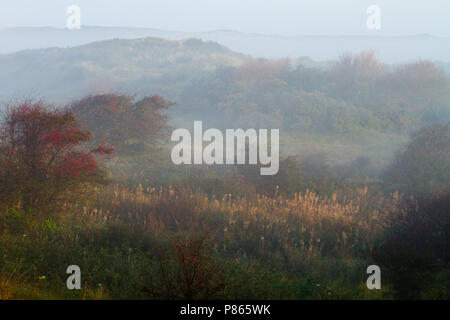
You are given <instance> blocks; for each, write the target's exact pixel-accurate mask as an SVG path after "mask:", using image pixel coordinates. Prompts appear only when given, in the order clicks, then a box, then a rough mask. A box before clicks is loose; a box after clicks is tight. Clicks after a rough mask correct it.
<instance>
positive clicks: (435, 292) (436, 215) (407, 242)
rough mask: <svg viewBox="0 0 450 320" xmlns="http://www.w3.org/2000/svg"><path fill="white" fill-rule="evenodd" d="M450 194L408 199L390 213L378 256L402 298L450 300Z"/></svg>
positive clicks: (376, 255) (376, 257)
mask: <svg viewBox="0 0 450 320" xmlns="http://www.w3.org/2000/svg"><path fill="white" fill-rule="evenodd" d="M449 212H450V194H448V193H447V194H445V195H442V196H434V197H432V198H418V199H413V200H411V199H408V200H405V201H403V202H402V203H401V204H400V206H399V209H398V211H394V212H391V213H390V217H389V219H388V221H387V223H388V224H387V230H386V232H385V234H384V235H383V241H382V243H381V244H379V245H378V247H377V248H376V250H375V251H374V258H375V261H376V262H377V263H379V264H380V265H381V266H382V268H384V270H386V271H387V272H386V276H387V279H389V280H390V281H391V283H392V284H393V288H394V290H395V292H396V295H397V296H398V297H399V298H402V299H418V298H432V297H436V298H441V299H449V298H450V293H449V287H450V269H449V265H450V259H449V258H450V257H449V250H448V249H449V248H448V244H449V243H450V234H449V232H450V215H449Z"/></svg>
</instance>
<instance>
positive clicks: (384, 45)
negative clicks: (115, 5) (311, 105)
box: [0, 26, 450, 63]
mask: <svg viewBox="0 0 450 320" xmlns="http://www.w3.org/2000/svg"><path fill="white" fill-rule="evenodd" d="M299 33H300V34H305V31H304V30H300V31H299ZM146 37H156V38H163V39H168V40H181V39H186V38H196V39H201V40H204V41H214V42H217V43H219V44H221V45H224V46H226V47H228V48H230V49H231V50H233V51H237V52H241V53H243V54H248V55H252V56H256V57H262V58H271V59H276V58H285V57H289V58H297V57H300V56H308V57H311V58H313V59H315V60H330V59H335V58H336V57H338V56H339V55H340V54H342V53H344V52H352V53H358V52H360V51H362V50H367V49H371V50H375V51H376V53H377V55H378V57H379V58H380V59H381V60H382V61H383V62H386V63H402V62H407V61H411V60H415V59H418V58H422V59H428V60H432V61H435V60H442V61H445V62H449V57H450V38H445V37H437V36H431V35H427V34H419V35H409V36H363V35H342V36H327V35H323V36H316V35H302V36H280V35H264V34H248V33H243V32H237V31H233V30H216V31H209V32H180V31H166V30H160V29H153V28H129V27H90V26H83V27H82V28H81V29H80V30H68V29H58V28H51V27H34V28H33V27H21V28H5V29H0V53H11V52H15V51H20V50H24V49H40V48H47V47H60V48H65V47H74V46H79V45H83V44H88V43H91V42H95V41H103V40H112V39H136V38H146Z"/></svg>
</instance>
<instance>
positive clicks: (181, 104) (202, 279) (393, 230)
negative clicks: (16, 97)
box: [0, 39, 450, 299]
mask: <svg viewBox="0 0 450 320" xmlns="http://www.w3.org/2000/svg"><path fill="white" fill-rule="evenodd" d="M44 60H45V61H44ZM30 61H34V63H35V64H31V65H34V67H33V68H31V69H32V70H31V71H27V72H28V73H29V77H28V78H26V79H25V78H21V79H22V80H21V81H22V82H21V83H22V88H27V87H28V86H30V85H33V84H34V83H35V81H36V79H37V78H38V75H39V79H40V80H42V79H41V78H42V75H41V71H42V70H41V71H39V70H40V69H39V68H43V66H44V63H45V64H46V65H50V67H48V69H47V71H46V75H47V76H46V77H45V79H43V80H42V85H41V86H40V87H39V88H40V90H42V93H45V94H47V93H49V92H50V90H51V92H52V93H53V94H50V93H49V97H50V99H52V100H60V101H64V102H65V103H67V105H66V107H61V108H50V107H49V106H48V105H47V104H45V103H43V102H33V101H25V102H21V103H18V104H12V105H11V106H10V107H9V109H8V110H7V112H6V114H5V115H4V116H3V122H2V124H1V128H0V129H1V130H0V133H1V135H0V182H1V184H0V299H212V298H217V299H224V298H227V299H403V298H413V299H423V298H425V299H448V298H449V292H448V288H449V287H450V283H449V271H448V266H449V260H448V258H449V257H448V253H447V251H448V250H447V244H448V243H449V240H448V230H449V228H448V224H449V212H450V210H449V203H450V202H449V201H448V195H449V194H450V190H449V186H450V177H449V176H448V173H449V172H450V171H449V168H450V162H449V161H450V157H449V150H450V140H449V125H448V123H449V121H450V113H449V111H450V108H449V107H450V105H449V104H450V90H449V88H450V84H449V79H448V78H447V76H446V75H445V73H444V72H443V71H442V70H441V69H439V68H438V67H436V66H435V65H434V64H432V63H429V62H426V61H418V62H414V63H410V64H406V65H400V66H388V65H384V64H382V63H380V62H379V61H377V60H376V59H375V58H374V56H373V54H372V53H370V52H363V53H361V54H359V55H344V56H342V57H341V58H340V59H339V60H338V61H335V62H332V63H328V64H326V65H325V64H324V65H323V68H319V67H318V66H317V64H315V63H311V62H310V63H309V64H310V65H311V66H310V67H306V66H302V65H299V66H297V67H293V66H292V64H291V61H289V60H276V61H275V60H273V61H269V60H259V59H252V58H249V57H245V56H242V55H239V54H236V53H233V52H231V51H229V50H228V49H226V48H224V47H221V46H219V45H217V44H214V43H204V42H202V41H198V40H186V41H164V40H158V39H142V40H133V41H124V40H113V41H106V42H102V43H95V44H91V45H86V46H82V47H78V48H71V49H45V50H37V51H27V52H21V53H16V54H13V55H4V56H0V66H1V69H0V70H1V72H0V80H1V81H2V83H7V85H6V86H5V87H3V88H1V89H0V90H3V91H2V92H3V93H5V92H8V90H10V89H11V88H15V87H18V86H19V85H18V84H17V83H15V81H18V80H17V78H15V77H16V73H17V74H19V75H23V74H24V70H25V69H26V70H29V69H28V68H29V65H30V64H29V63H30ZM3 66H5V68H3ZM38 71H39V72H38ZM9 78H11V79H10V81H6V79H9ZM15 79H16V80H15ZM69 83H70V84H73V85H68V84H69ZM9 85H10V86H11V87H9V89H8V86H9ZM96 86H100V87H101V88H100V87H96ZM28 88H29V87H28ZM93 88H94V90H93V91H94V93H95V92H118V91H122V93H120V94H119V93H114V94H111V93H107V94H99V95H96V94H93V95H88V96H87V97H85V98H82V99H81V100H78V99H80V98H79V97H80V96H84V95H85V94H90V93H93V92H88V91H89V90H91V89H93ZM97 89H98V90H97ZM119 89H120V90H119ZM150 89H151V90H152V91H150ZM153 90H154V91H153ZM149 91H150V92H149ZM134 93H137V96H130V95H128V94H134ZM152 93H155V94H156V93H157V94H161V95H162V96H164V98H162V97H160V96H156V95H154V96H148V94H152ZM72 98H73V99H74V100H73V102H71V103H68V101H70V100H71V99H72ZM166 99H167V100H166ZM169 101H173V102H175V103H176V104H175V105H174V104H173V103H172V102H169ZM199 119H200V120H202V121H203V122H204V123H205V125H206V126H208V127H216V128H221V129H222V128H239V127H240V128H251V127H253V128H279V129H280V134H281V146H280V150H281V151H282V159H281V161H280V170H279V173H278V174H277V175H274V176H261V175H259V167H258V166H257V165H239V166H228V165H223V166H206V165H205V166H204V165H192V166H188V165H187V166H175V165H173V164H171V162H170V154H169V151H170V146H171V145H170V143H168V138H169V136H170V135H169V133H170V129H171V128H170V126H177V127H181V126H185V125H186V127H187V128H189V127H190V124H191V123H192V120H199ZM113 149H114V155H113V154H112V151H113ZM394 152H396V155H395V157H394V156H393V155H394ZM72 264H75V265H79V266H80V267H81V271H82V289H81V290H68V289H67V288H66V279H67V276H68V275H67V274H66V273H65V272H66V268H67V266H69V265H72ZM372 264H379V265H380V266H381V268H382V270H383V271H382V272H383V277H382V279H383V280H382V290H368V289H367V288H366V286H365V281H366V279H367V276H368V275H367V274H366V268H367V266H369V265H372Z"/></svg>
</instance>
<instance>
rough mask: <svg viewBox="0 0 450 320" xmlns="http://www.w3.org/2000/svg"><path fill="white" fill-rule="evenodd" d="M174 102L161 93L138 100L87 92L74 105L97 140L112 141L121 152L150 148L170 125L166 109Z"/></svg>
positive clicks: (76, 112) (85, 125)
mask: <svg viewBox="0 0 450 320" xmlns="http://www.w3.org/2000/svg"><path fill="white" fill-rule="evenodd" d="M172 105H173V104H172V103H170V102H167V101H165V100H164V99H163V98H161V97H159V96H151V97H144V98H142V99H140V100H135V99H134V98H133V97H131V96H128V95H119V94H104V95H94V96H88V97H86V98H83V99H81V100H80V101H77V102H75V103H73V104H72V105H71V108H70V110H71V111H72V112H73V113H74V114H76V115H77V117H78V118H79V119H80V121H81V122H82V123H83V125H84V127H86V128H87V129H88V130H90V131H91V132H92V139H93V142H94V143H105V142H106V141H108V142H109V143H111V144H113V145H114V146H115V151H116V152H117V153H119V154H127V155H130V154H132V153H136V152H142V151H148V147H150V146H151V145H152V144H153V145H154V144H156V143H157V142H158V140H159V139H161V138H162V137H163V136H169V135H168V134H167V135H164V129H166V128H167V119H168V117H167V115H166V114H164V113H163V111H164V110H167V109H168V108H170V107H171V106H172Z"/></svg>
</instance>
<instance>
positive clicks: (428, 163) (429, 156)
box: [385, 123, 450, 196]
mask: <svg viewBox="0 0 450 320" xmlns="http://www.w3.org/2000/svg"><path fill="white" fill-rule="evenodd" d="M449 129H450V123H448V124H446V125H435V126H428V127H425V128H423V129H421V130H419V131H418V132H416V133H415V134H413V136H412V139H411V142H410V143H409V144H408V145H407V146H406V148H405V149H404V150H403V151H401V152H399V153H398V154H397V156H396V158H395V161H394V163H393V164H392V165H391V166H390V167H389V168H388V169H387V170H386V172H385V181H386V182H388V183H390V184H391V185H392V186H393V187H394V188H396V189H399V190H400V191H402V192H405V193H407V194H411V195H420V196H426V195H433V194H445V193H448V192H449V181H450V136H449Z"/></svg>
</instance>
